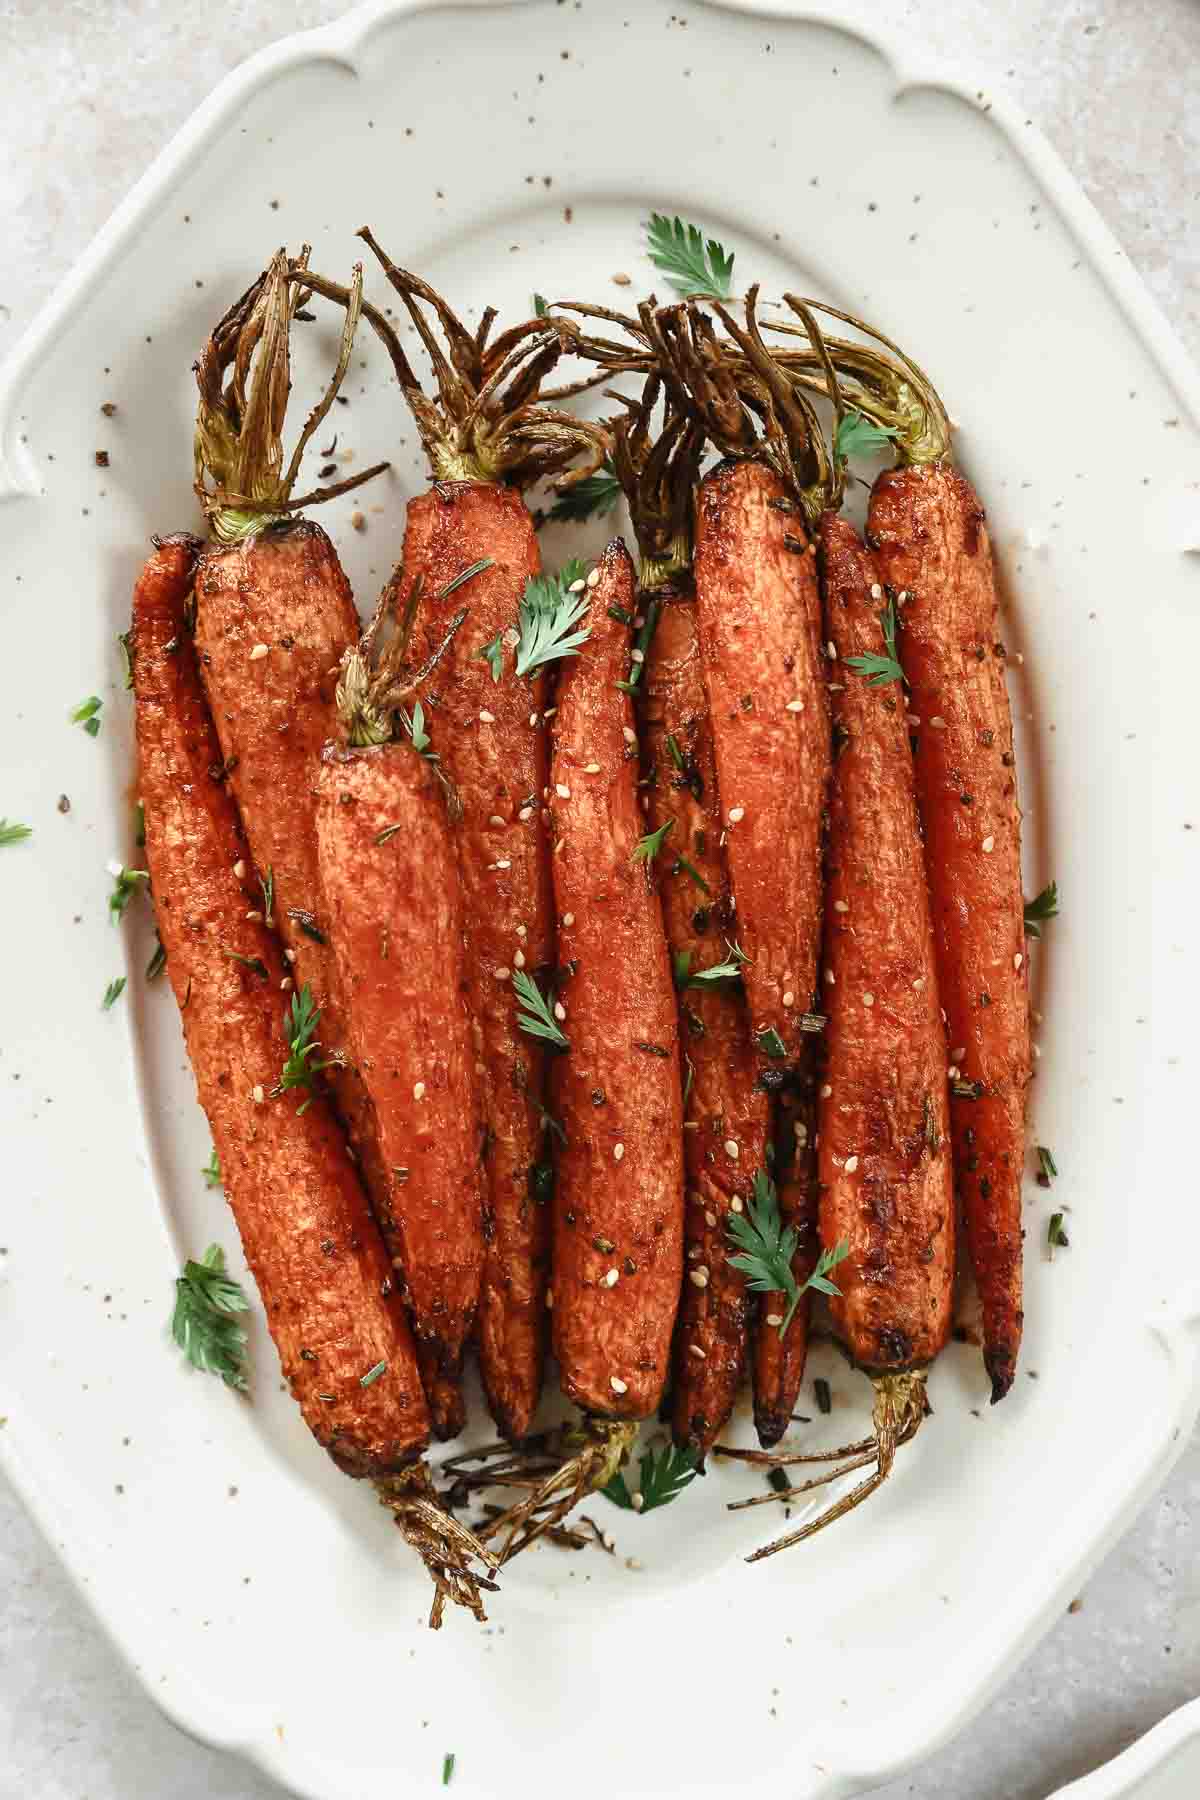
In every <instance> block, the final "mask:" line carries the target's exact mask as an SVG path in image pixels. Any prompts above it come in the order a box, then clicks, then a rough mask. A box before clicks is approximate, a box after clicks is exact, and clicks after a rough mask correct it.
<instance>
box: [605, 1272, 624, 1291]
mask: <svg viewBox="0 0 1200 1800" xmlns="http://www.w3.org/2000/svg"><path fill="white" fill-rule="evenodd" d="M620 1279H621V1276H620V1272H619V1271H618V1270H617V1269H610V1270H609V1271H608V1274H607V1275H606V1276H605V1277H604V1285H605V1287H616V1285H617V1283H618V1281H620Z"/></svg>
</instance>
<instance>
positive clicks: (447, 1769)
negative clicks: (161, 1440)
mask: <svg viewBox="0 0 1200 1800" xmlns="http://www.w3.org/2000/svg"><path fill="white" fill-rule="evenodd" d="M533 297H534V299H535V300H541V299H542V297H541V295H540V294H535V295H534V296H533ZM545 310H546V303H545V301H544V300H542V311H543V312H545ZM453 1774H454V1752H453V1750H447V1752H446V1754H445V1756H443V1758H442V1786H443V1787H449V1786H450V1778H451V1776H452V1775H453Z"/></svg>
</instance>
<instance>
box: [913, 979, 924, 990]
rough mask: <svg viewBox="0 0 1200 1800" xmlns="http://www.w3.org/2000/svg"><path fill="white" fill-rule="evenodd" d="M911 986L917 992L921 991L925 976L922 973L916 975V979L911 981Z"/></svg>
mask: <svg viewBox="0 0 1200 1800" xmlns="http://www.w3.org/2000/svg"><path fill="white" fill-rule="evenodd" d="M913 987H914V988H915V989H916V991H917V993H918V994H920V993H922V992H923V991H924V988H925V977H924V976H923V975H918V976H917V979H916V980H915V981H914V982H913Z"/></svg>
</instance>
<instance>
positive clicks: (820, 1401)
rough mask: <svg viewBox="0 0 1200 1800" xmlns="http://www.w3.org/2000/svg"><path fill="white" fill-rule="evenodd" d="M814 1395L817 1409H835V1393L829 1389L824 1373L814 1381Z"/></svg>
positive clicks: (829, 1410)
mask: <svg viewBox="0 0 1200 1800" xmlns="http://www.w3.org/2000/svg"><path fill="white" fill-rule="evenodd" d="M813 1396H814V1398H815V1400H816V1402H817V1411H818V1412H821V1413H831V1412H832V1411H833V1395H832V1394H831V1393H830V1391H829V1383H828V1382H827V1381H826V1379H825V1377H824V1376H823V1375H818V1376H817V1377H816V1378H815V1380H814V1381H813Z"/></svg>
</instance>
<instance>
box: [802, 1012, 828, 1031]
mask: <svg viewBox="0 0 1200 1800" xmlns="http://www.w3.org/2000/svg"><path fill="white" fill-rule="evenodd" d="M796 1023H797V1025H798V1026H799V1027H800V1029H801V1031H811V1032H814V1033H815V1032H818V1031H824V1029H825V1027H826V1025H827V1024H828V1023H829V1020H828V1017H827V1016H826V1014H825V1013H801V1014H800V1017H799V1018H798V1019H797V1020H796Z"/></svg>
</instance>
